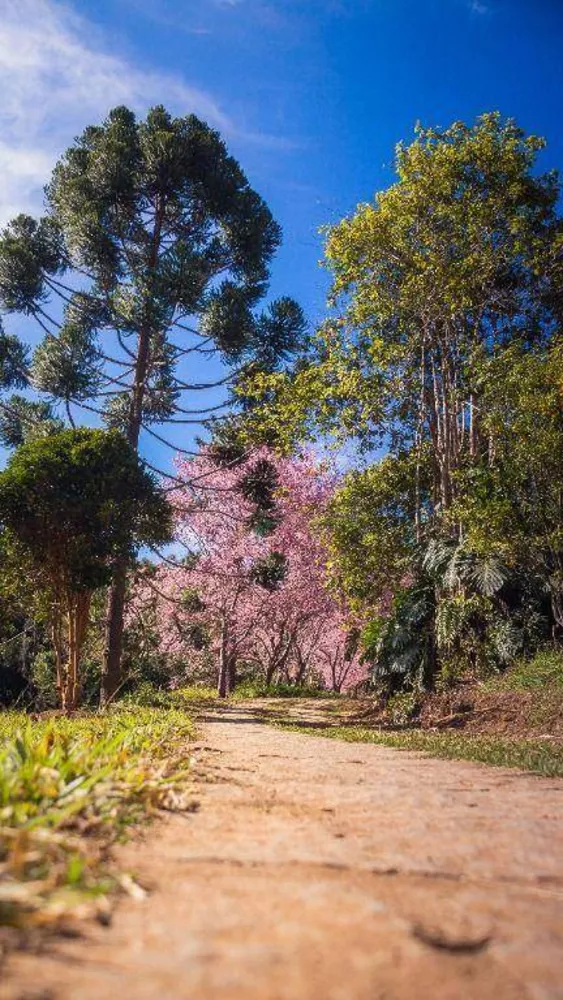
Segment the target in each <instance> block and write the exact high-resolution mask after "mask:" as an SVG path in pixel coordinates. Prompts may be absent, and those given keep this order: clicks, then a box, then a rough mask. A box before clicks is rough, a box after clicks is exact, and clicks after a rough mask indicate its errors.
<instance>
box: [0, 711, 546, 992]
mask: <svg viewBox="0 0 563 1000" xmlns="http://www.w3.org/2000/svg"><path fill="white" fill-rule="evenodd" d="M194 756H195V757H196V758H197V764H196V770H197V772H198V773H199V779H198V788H197V791H196V794H197V797H198V799H199V801H200V809H199V811H198V812H197V813H194V814H188V815H172V816H170V817H169V819H167V820H166V821H164V822H163V823H159V824H158V825H157V826H153V827H152V828H151V829H150V830H149V831H148V832H146V833H145V834H144V835H143V838H142V839H137V840H135V842H133V843H130V844H129V845H127V846H126V847H124V848H121V849H120V850H119V852H118V860H119V862H120V864H121V865H122V866H124V867H125V868H126V869H128V870H130V871H134V872H135V873H136V874H137V875H138V876H139V877H140V879H141V881H142V882H144V883H149V884H150V885H151V886H153V892H152V893H151V894H150V896H149V897H148V898H147V899H146V900H145V901H144V902H135V901H134V900H128V901H125V902H123V903H122V904H121V905H120V907H119V909H118V912H117V913H116V915H115V918H114V921H113V925H112V926H111V927H109V928H102V927H97V926H96V927H92V928H88V931H87V936H86V938H83V939H80V940H73V941H66V940H65V941H60V942H58V943H57V944H56V946H54V947H52V948H51V952H50V954H49V955H48V956H44V957H41V958H36V957H33V956H26V955H19V956H15V957H14V958H13V959H12V960H11V961H10V963H9V966H8V974H9V975H8V979H7V981H6V982H5V983H4V985H3V987H2V988H0V996H1V997H2V1000H4V998H5V997H10V1000H14V998H19V1000H24V998H25V1000H32V998H33V1000H38V998H41V1000H47V998H56V1000H104V998H106V997H119V998H120V1000H403V998H408V1000H426V998H428V1000H446V998H448V1000H488V998H494V1000H517V998H518V1000H520V998H522V1000H524V998H526V1000H554V998H563V824H562V822H561V813H562V805H563V781H559V780H550V779H544V778H536V777H534V776H532V775H526V774H522V773H519V772H516V771H508V770H502V769H499V770H495V769H490V768H486V767H481V766H478V765H474V764H468V763H457V762H452V761H444V760H431V759H428V758H424V757H422V756H421V755H418V754H414V753H404V752H399V751H396V750H389V749H385V748H380V747H376V746H373V745H362V744H348V743H339V742H337V741H335V740H327V739H315V738H313V737H310V736H306V735H301V734H296V733H291V732H282V731H279V730H276V729H273V728H271V727H268V726H266V725H263V724H261V723H260V722H258V721H256V720H255V719H253V717H252V716H251V714H250V713H249V712H247V711H246V710H242V709H236V708H231V709H226V710H224V711H223V712H220V713H217V712H215V713H214V714H212V715H210V717H209V718H208V719H207V721H206V722H205V726H204V730H203V738H202V739H201V740H200V742H199V743H198V744H197V749H196V750H195V751H194Z"/></svg>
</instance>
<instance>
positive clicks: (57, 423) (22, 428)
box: [0, 394, 64, 448]
mask: <svg viewBox="0 0 563 1000" xmlns="http://www.w3.org/2000/svg"><path fill="white" fill-rule="evenodd" d="M63 429H64V424H63V422H62V420H59V418H58V417H57V416H56V415H55V412H54V410H53V407H52V406H51V404H50V403H46V402H43V401H38V400H34V399H26V398H25V396H20V395H18V394H15V395H13V396H10V398H9V399H8V401H7V402H6V403H3V404H2V405H1V406H0V444H3V445H4V447H6V448H19V447H20V445H22V444H25V443H26V442H27V441H33V440H35V439H36V438H40V437H45V436H46V435H48V434H58V433H59V432H60V431H62V430H63Z"/></svg>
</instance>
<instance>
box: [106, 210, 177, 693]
mask: <svg viewBox="0 0 563 1000" xmlns="http://www.w3.org/2000/svg"><path fill="white" fill-rule="evenodd" d="M163 217H164V205H163V203H162V201H161V200H160V199H159V200H158V203H157V206H156V213H155V223H154V232H153V239H152V250H151V259H150V261H149V275H150V276H152V275H153V273H154V270H155V268H156V264H157V261H158V250H159V246H160V235H161V230H162V220H163ZM147 294H148V300H147V306H146V312H145V316H144V320H143V323H142V324H141V327H140V330H139V340H138V343H137V358H136V362H135V381H134V383H133V390H132V393H131V402H130V406H129V418H128V423H127V440H128V442H129V444H130V445H131V447H132V448H134V449H135V451H138V450H139V435H140V433H141V424H142V422H143V401H144V396H145V388H146V379H147V372H148V363H149V353H150V346H151V335H152V333H153V330H152V324H151V322H150V296H151V289H150V287H149V290H148V293H147ZM128 565H129V555H128V554H125V553H124V554H123V556H122V557H121V558H120V559H119V560H118V562H117V563H116V566H115V569H114V574H113V581H112V584H111V587H110V591H109V594H108V603H107V618H106V622H107V624H106V642H105V649H104V659H103V664H102V681H101V689H100V706H101V707H102V708H104V707H105V706H106V705H107V704H108V703H109V702H110V701H111V700H112V699H113V698H114V697H115V695H116V693H117V691H118V689H119V687H120V685H121V681H122V678H121V649H122V645H123V624H124V612H125V594H126V588H127V569H128Z"/></svg>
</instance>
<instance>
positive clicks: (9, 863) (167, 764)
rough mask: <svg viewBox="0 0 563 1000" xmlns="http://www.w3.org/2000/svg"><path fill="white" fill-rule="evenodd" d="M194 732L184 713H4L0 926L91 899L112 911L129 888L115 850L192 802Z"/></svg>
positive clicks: (45, 919)
mask: <svg viewBox="0 0 563 1000" xmlns="http://www.w3.org/2000/svg"><path fill="white" fill-rule="evenodd" d="M193 735H194V726H193V722H192V720H191V719H190V717H189V715H188V714H187V713H186V712H185V711H181V710H177V709H168V710H163V709H158V710H157V709H150V708H135V709H134V710H133V709H128V708H122V709H114V710H112V711H110V712H108V713H105V714H84V715H82V716H77V717H75V718H70V719H69V718H65V717H50V718H49V717H47V718H30V717H29V716H26V715H25V714H23V713H17V712H5V713H0V747H1V749H0V925H1V924H3V925H6V924H7V925H12V926H16V927H19V926H30V925H36V924H40V925H46V924H47V925H48V924H49V923H50V922H53V921H54V922H58V921H59V920H60V919H61V918H62V917H63V916H64V914H65V913H66V912H67V911H68V909H69V907H71V906H72V907H76V905H77V904H81V905H83V906H86V904H88V903H90V904H91V903H92V902H95V903H96V908H97V909H96V912H99V913H102V912H104V908H105V909H107V907H106V905H105V904H106V902H107V901H106V899H105V897H106V893H107V892H108V890H109V889H110V888H112V887H115V885H116V884H117V883H118V882H119V881H120V877H119V876H118V877H117V878H115V877H114V878H111V879H110V878H108V876H107V873H106V866H105V859H106V855H107V848H108V846H109V844H110V843H111V842H113V841H114V840H115V839H116V838H119V837H120V836H122V835H123V834H124V832H125V830H126V829H127V827H128V826H130V825H131V824H132V823H138V822H140V821H142V820H144V819H146V818H147V817H148V816H150V815H151V814H152V813H154V812H156V811H157V810H158V809H160V808H167V807H169V808H176V807H178V808H182V807H184V806H186V805H187V802H186V801H185V795H182V794H181V792H180V784H181V779H183V778H185V775H186V771H187V767H188V750H187V742H188V740H189V739H190V737H192V736H193ZM121 882H122V883H123V884H124V885H127V884H130V883H127V880H126V879H125V880H123V879H121Z"/></svg>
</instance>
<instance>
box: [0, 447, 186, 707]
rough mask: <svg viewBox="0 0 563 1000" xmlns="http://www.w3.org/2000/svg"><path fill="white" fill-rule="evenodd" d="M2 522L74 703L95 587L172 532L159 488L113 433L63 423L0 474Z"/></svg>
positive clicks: (62, 687) (65, 700) (65, 694)
mask: <svg viewBox="0 0 563 1000" xmlns="http://www.w3.org/2000/svg"><path fill="white" fill-rule="evenodd" d="M0 524H2V525H3V527H4V529H5V530H7V531H8V532H9V533H10V535H11V536H13V539H14V541H15V543H16V544H17V545H18V547H19V549H20V550H21V557H22V563H23V565H26V564H27V566H28V567H29V572H30V573H31V574H33V578H34V581H35V586H36V587H37V589H38V590H39V591H42V592H43V593H45V595H46V597H47V599H48V603H49V613H50V621H51V628H52V638H53V645H54V649H55V657H56V668H57V687H58V690H59V695H60V700H61V705H62V708H63V709H64V710H65V711H72V710H73V709H74V708H76V706H77V704H78V701H79V694H80V684H79V665H80V654H81V649H82V645H83V641H84V637H85V634H86V629H87V626H88V621H89V613H90V603H91V599H92V594H93V593H94V591H95V590H97V589H98V588H100V587H103V586H105V585H107V584H108V583H109V582H110V580H111V575H112V570H113V567H114V564H115V562H116V561H117V560H120V559H123V558H124V557H127V556H130V555H132V554H133V552H134V551H135V550H136V549H138V548H139V547H140V546H141V545H143V544H147V545H160V544H163V543H164V542H166V541H168V540H169V538H170V533H171V518H170V511H169V507H168V503H167V501H166V498H165V495H164V493H163V492H162V491H161V490H160V488H159V487H158V486H157V484H156V482H155V480H154V478H153V477H152V476H151V475H150V473H148V472H147V471H146V469H145V468H144V467H143V465H142V463H141V462H140V460H139V459H138V457H137V455H136V454H135V452H134V450H133V449H132V448H131V446H130V445H129V444H128V443H127V441H126V440H125V438H124V437H123V436H122V435H121V434H120V433H119V432H118V431H103V430H89V429H80V430H66V431H63V432H61V433H59V434H55V435H52V436H50V437H46V438H40V439H38V440H35V441H31V442H30V443H28V444H25V445H23V446H22V447H21V448H20V449H19V450H18V451H17V452H16V453H15V454H14V455H13V456H12V457H11V459H10V461H9V462H8V466H7V468H6V469H5V470H4V471H3V472H2V473H0Z"/></svg>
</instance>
